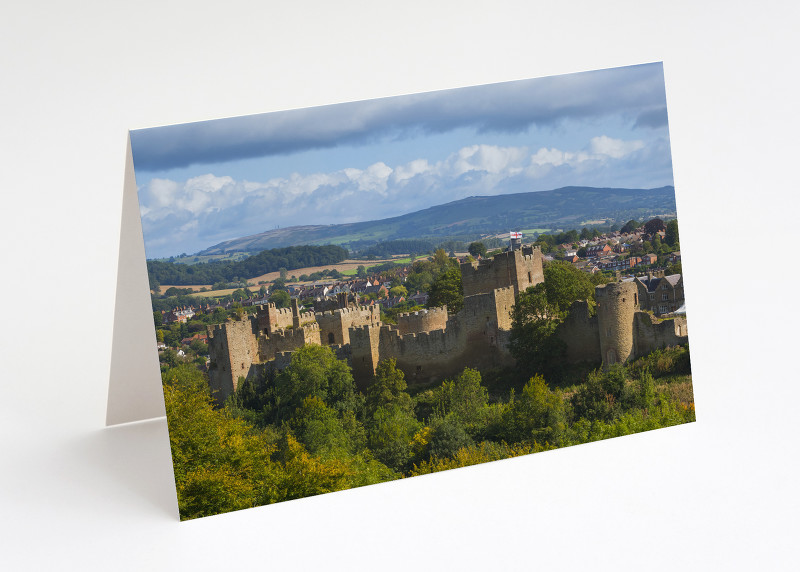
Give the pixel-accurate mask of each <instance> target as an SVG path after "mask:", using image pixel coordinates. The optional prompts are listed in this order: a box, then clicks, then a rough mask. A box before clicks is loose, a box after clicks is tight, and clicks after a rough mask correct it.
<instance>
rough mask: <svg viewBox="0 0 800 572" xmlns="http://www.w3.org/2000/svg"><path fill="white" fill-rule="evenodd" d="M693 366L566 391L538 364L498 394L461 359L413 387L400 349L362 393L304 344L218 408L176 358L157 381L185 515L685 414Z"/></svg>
mask: <svg viewBox="0 0 800 572" xmlns="http://www.w3.org/2000/svg"><path fill="white" fill-rule="evenodd" d="M687 367H688V349H687V348H673V349H669V350H662V351H659V352H655V353H654V354H652V355H651V356H647V357H646V358H643V359H640V360H637V361H636V362H633V363H632V364H630V365H629V366H628V367H626V366H624V365H620V364H616V365H615V366H613V367H612V368H611V369H610V370H609V371H607V372H602V371H600V370H594V371H592V372H590V373H589V374H588V375H587V376H586V377H585V378H584V379H583V380H580V381H579V383H578V384H577V385H575V386H574V387H572V388H571V390H570V391H569V392H564V391H561V390H557V389H556V390H553V389H551V388H550V387H549V385H548V383H547V382H546V381H545V378H544V377H543V376H541V375H533V376H532V377H530V378H529V379H528V380H527V381H526V382H525V383H524V384H522V386H521V387H517V388H515V389H511V390H510V392H508V393H506V394H505V395H506V396H505V398H499V399H493V398H491V397H490V394H489V392H488V391H487V387H486V386H485V385H484V384H483V379H482V376H481V373H480V372H479V371H477V370H473V369H465V370H464V371H463V372H461V373H460V374H459V375H457V376H456V377H455V378H454V379H449V380H445V381H444V382H443V383H442V384H440V385H439V386H437V387H435V388H432V389H428V390H426V391H424V392H422V393H419V394H418V395H416V396H412V394H410V393H409V391H408V387H407V385H406V382H405V378H404V375H403V373H402V372H401V371H400V370H398V369H397V367H396V364H395V363H394V360H385V361H382V362H381V363H380V364H379V365H378V367H377V370H376V373H375V379H374V383H373V384H372V385H370V386H369V387H368V388H367V390H366V392H364V393H362V392H360V391H359V390H358V389H357V388H356V386H355V383H354V382H353V377H352V374H351V372H350V368H349V367H348V366H347V364H346V362H343V361H339V360H337V359H336V357H335V356H334V354H333V352H332V351H331V349H330V348H328V347H323V346H313V345H312V346H306V347H304V348H302V349H300V350H298V351H296V352H295V353H294V354H293V356H292V362H291V365H290V366H289V367H288V368H287V369H285V370H284V371H283V372H281V373H277V374H272V375H268V376H266V377H264V378H261V379H257V380H256V379H249V380H244V379H243V378H240V380H239V385H238V389H237V392H236V393H235V394H234V395H232V396H231V397H230V398H229V400H228V402H227V403H226V405H225V407H224V408H221V409H219V408H214V407H213V400H212V398H211V395H210V393H209V390H208V382H207V380H206V379H205V375H204V374H203V373H201V372H200V371H198V370H197V369H195V368H193V367H191V366H189V365H176V366H175V367H172V368H169V369H167V370H166V372H165V373H164V374H163V382H164V395H165V400H166V406H167V419H168V422H169V428H170V444H171V447H172V451H173V462H174V467H175V479H176V485H177V489H178V498H179V508H180V513H181V518H183V519H188V518H196V517H199V516H206V515H211V514H217V513H220V512H227V511H231V510H238V509H242V508H247V507H252V506H258V505H261V504H268V503H273V502H280V501H283V500H289V499H294V498H301V497H305V496H309V495H316V494H321V493H325V492H329V491H336V490H341V489H346V488H352V487H356V486H362V485H367V484H371V483H377V482H383V481H387V480H392V479H396V478H399V477H402V476H414V475H420V474H425V473H431V472H435V471H440V470H446V469H450V468H455V467H464V466H468V465H473V464H477V463H483V462H487V461H493V460H498V459H505V458H508V457H514V456H518V455H525V454H529V453H535V452H538V451H543V450H548V449H553V448H556V447H564V446H569V445H575V444H578V443H586V442H589V441H596V440H599V439H606V438H609V437H616V436H620V435H627V434H630V433H635V432H638V431H646V430H649V429H655V428H658V427H666V426H669V425H675V424H679V423H686V422H690V421H693V420H694V406H693V403H692V401H691V381H690V378H689V377H688V376H684V375H681V372H683V371H685V370H686V368H687ZM653 368H655V369H657V370H658V372H659V373H658V376H659V377H658V378H655V377H654V376H653V375H652V374H651V369H653ZM656 379H660V380H661V385H656ZM676 395H678V396H679V395H688V396H689V398H688V400H686V399H680V398H676V397H675V396H676Z"/></svg>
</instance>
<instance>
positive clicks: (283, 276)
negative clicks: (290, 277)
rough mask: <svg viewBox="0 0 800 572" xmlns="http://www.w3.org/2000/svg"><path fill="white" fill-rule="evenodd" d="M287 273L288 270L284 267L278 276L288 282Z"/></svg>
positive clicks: (280, 269)
mask: <svg viewBox="0 0 800 572" xmlns="http://www.w3.org/2000/svg"><path fill="white" fill-rule="evenodd" d="M287 272H288V270H286V268H285V267H283V266H281V267H280V268H279V269H278V274H279V275H280V277H281V280H286V274H287Z"/></svg>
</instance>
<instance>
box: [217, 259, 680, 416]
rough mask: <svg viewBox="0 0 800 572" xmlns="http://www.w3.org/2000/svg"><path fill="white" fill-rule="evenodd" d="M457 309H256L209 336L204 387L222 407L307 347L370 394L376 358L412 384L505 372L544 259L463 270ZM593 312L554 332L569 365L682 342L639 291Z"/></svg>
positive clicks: (613, 292)
mask: <svg viewBox="0 0 800 572" xmlns="http://www.w3.org/2000/svg"><path fill="white" fill-rule="evenodd" d="M461 279H462V284H463V294H464V307H463V309H461V310H460V311H459V312H458V313H457V314H454V315H448V312H447V307H446V306H442V307H439V308H430V309H427V310H420V311H417V312H410V313H406V314H399V315H398V316H397V324H396V325H395V324H384V323H382V322H381V320H380V308H379V307H378V306H358V305H352V304H348V301H347V294H346V293H340V294H338V295H337V301H338V305H339V308H337V309H335V310H332V311H327V312H316V313H313V312H300V310H299V308H298V303H297V299H296V298H295V299H292V307H291V308H285V309H278V308H276V307H275V306H274V305H273V304H267V305H262V306H258V308H257V310H256V315H255V316H245V317H243V318H241V319H239V320H234V321H228V322H226V323H224V324H220V325H216V326H211V327H209V329H208V341H209V354H210V358H211V366H210V368H209V381H210V385H211V390H212V392H213V393H214V395H215V398H216V399H217V401H218V402H219V403H222V402H224V400H225V399H226V398H227V396H228V395H230V394H231V393H232V392H234V391H235V390H236V386H237V382H238V380H239V378H240V377H244V378H248V377H253V376H258V375H261V374H262V373H263V371H264V370H265V368H266V367H273V368H276V369H283V368H284V367H285V366H286V365H288V363H289V361H290V359H291V352H292V351H293V350H296V349H298V348H301V347H303V346H305V345H308V344H320V345H328V346H331V347H332V348H333V349H334V351H335V352H336V354H337V356H338V357H340V358H341V359H346V360H347V361H348V362H349V363H350V366H351V368H352V371H353V377H354V378H355V380H356V383H357V384H358V386H359V387H360V388H361V389H364V388H365V387H367V386H368V385H369V384H370V382H371V380H372V378H373V376H374V374H375V368H376V367H377V365H378V363H379V362H380V361H382V360H385V359H389V358H394V359H395V360H396V363H397V367H398V369H400V370H402V371H403V373H404V374H405V378H406V381H407V382H408V383H409V384H415V383H428V382H435V381H440V380H443V379H445V378H447V377H452V376H454V375H456V374H458V373H459V372H461V371H462V370H463V369H464V368H465V367H472V368H477V369H483V368H491V367H498V366H506V365H512V364H513V363H514V360H513V358H512V357H511V355H510V353H509V350H508V345H509V336H510V333H511V310H512V308H513V306H514V303H515V298H516V295H517V294H518V293H519V292H521V291H524V290H525V289H526V288H528V287H529V286H534V285H536V284H539V283H540V282H543V281H544V274H543V270H542V253H541V250H540V249H539V248H537V247H530V246H522V247H521V248H518V249H515V250H509V251H507V252H503V253H500V254H497V255H495V256H494V257H493V258H491V259H486V260H480V261H474V262H466V263H463V264H461ZM596 298H597V302H598V304H597V306H598V307H597V312H596V314H595V315H591V313H590V310H589V305H588V303H587V302H582V301H578V302H575V304H574V305H573V307H572V309H571V311H570V313H569V316H568V318H567V319H566V320H565V322H564V323H563V324H561V326H560V327H559V329H558V330H557V335H559V336H560V337H561V339H563V340H564V341H565V342H566V343H567V360H568V361H571V362H581V361H585V362H591V363H600V362H603V363H604V364H605V365H609V364H611V363H614V362H617V361H621V362H624V361H627V360H629V359H633V358H635V357H638V356H641V355H645V354H647V353H649V352H651V351H653V350H654V349H656V348H661V347H666V346H671V345H680V344H685V343H687V334H686V319H685V317H679V318H675V319H674V320H667V321H661V320H658V319H656V318H655V317H654V316H652V315H651V314H649V313H647V312H644V311H642V309H643V306H642V305H641V303H640V300H639V292H638V290H637V286H636V284H635V283H633V282H617V283H612V284H608V285H605V286H598V287H597V289H596Z"/></svg>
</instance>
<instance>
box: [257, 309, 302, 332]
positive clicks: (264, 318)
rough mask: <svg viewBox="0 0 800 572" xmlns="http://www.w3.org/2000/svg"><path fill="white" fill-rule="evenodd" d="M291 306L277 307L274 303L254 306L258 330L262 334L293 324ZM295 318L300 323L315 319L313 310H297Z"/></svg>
mask: <svg viewBox="0 0 800 572" xmlns="http://www.w3.org/2000/svg"><path fill="white" fill-rule="evenodd" d="M292 310H293V309H292V308H277V307H276V306H275V304H265V305H261V306H257V307H256V319H257V320H258V330H259V332H260V333H263V334H267V335H269V334H271V333H272V332H274V331H275V330H281V329H284V328H288V327H289V326H295V316H294V313H293V311H292ZM297 318H298V320H299V322H300V323H301V324H303V323H307V322H313V321H315V317H314V313H313V312H299V313H298V315H297Z"/></svg>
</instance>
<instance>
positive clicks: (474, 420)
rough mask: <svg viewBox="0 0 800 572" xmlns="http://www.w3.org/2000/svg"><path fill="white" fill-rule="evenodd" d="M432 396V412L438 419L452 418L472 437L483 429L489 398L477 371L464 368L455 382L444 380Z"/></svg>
mask: <svg viewBox="0 0 800 572" xmlns="http://www.w3.org/2000/svg"><path fill="white" fill-rule="evenodd" d="M433 394H434V395H433V400H434V411H435V413H436V414H437V415H438V416H439V417H442V418H444V417H446V416H448V415H452V416H454V417H455V418H456V419H458V420H459V421H460V422H461V423H462V424H463V426H464V428H465V430H466V431H467V432H468V433H469V434H470V435H472V436H474V435H476V434H477V433H478V432H479V431H480V430H481V429H482V428H483V426H484V423H485V420H486V414H487V405H488V399H489V397H488V392H487V390H486V388H485V387H483V386H482V385H481V374H480V372H479V371H478V370H475V369H470V368H465V369H464V371H462V372H461V373H460V374H459V375H458V376H457V377H456V378H455V380H452V381H450V380H445V381H444V382H443V383H442V385H440V386H439V387H438V388H436V389H435V390H434V392H433Z"/></svg>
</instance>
